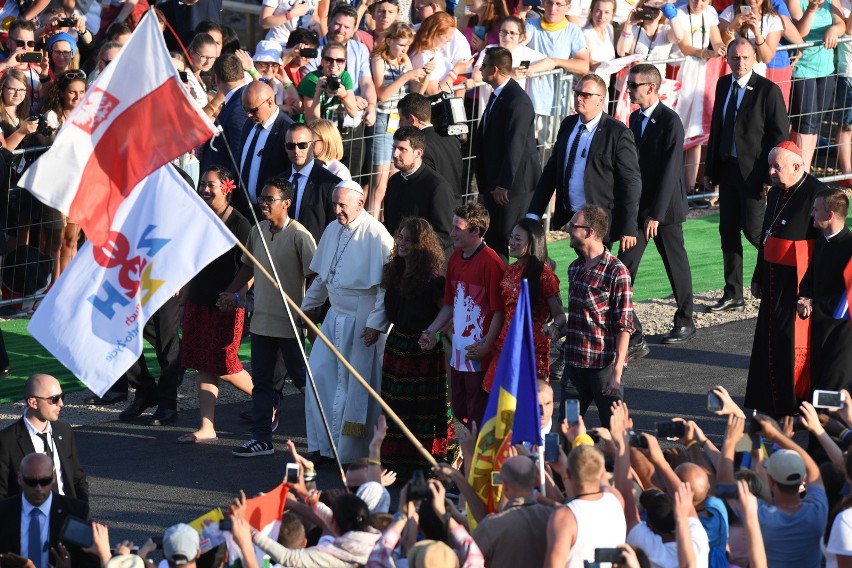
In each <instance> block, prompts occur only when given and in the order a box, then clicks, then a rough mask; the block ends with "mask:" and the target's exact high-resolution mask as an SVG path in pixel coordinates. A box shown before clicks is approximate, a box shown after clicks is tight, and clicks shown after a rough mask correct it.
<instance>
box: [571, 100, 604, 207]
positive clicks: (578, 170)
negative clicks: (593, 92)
mask: <svg viewBox="0 0 852 568" xmlns="http://www.w3.org/2000/svg"><path fill="white" fill-rule="evenodd" d="M602 117H603V111H601V112H600V113H598V115H597V116H596V117H594V118H593V119H592V120H590V121H589V122H586V123H583V120H582V119H580V120H578V121H577V125H576V126H575V127H574V130H573V132H571V136H569V137H568V145H567V146H566V147H565V163H564V164H562V171H563V172H565V177H567V178H568V208H569V210H571V211H579V210H580V207H582V206H583V205H585V204H586V188H585V181H584V177H583V176H584V175H585V173H586V160H587V159H588V157H589V146H591V145H592V138H594V136H595V131H597V129H598V124H600V122H601V118H602ZM581 124H583V125H584V126H585V128H584V129H583V131H582V132H581V133H580V145H579V146H577V155H576V156H575V157H574V166H573V169H572V170H571V171H570V172H567V171H565V170H566V169H567V168H568V158H570V157H571V146H573V145H574V138H576V136H577V133H578V132H580V125H581Z"/></svg>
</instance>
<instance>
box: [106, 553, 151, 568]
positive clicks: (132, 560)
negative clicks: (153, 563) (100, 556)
mask: <svg viewBox="0 0 852 568" xmlns="http://www.w3.org/2000/svg"><path fill="white" fill-rule="evenodd" d="M104 568H145V561H144V560H142V558H140V557H139V556H137V555H135V554H116V555H115V556H113V557H112V558H110V559H109V562H107V563H106V564H104Z"/></svg>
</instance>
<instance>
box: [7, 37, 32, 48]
mask: <svg viewBox="0 0 852 568" xmlns="http://www.w3.org/2000/svg"><path fill="white" fill-rule="evenodd" d="M9 41H14V42H15V43H16V44H18V45H21V46H23V45H25V46H27V47H35V40H32V39H31V40H29V41H23V40H20V39H15V38H13V37H10V38H9Z"/></svg>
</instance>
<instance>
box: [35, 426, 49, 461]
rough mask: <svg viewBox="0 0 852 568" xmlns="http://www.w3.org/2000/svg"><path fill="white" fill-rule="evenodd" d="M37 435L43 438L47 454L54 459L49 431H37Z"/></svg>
mask: <svg viewBox="0 0 852 568" xmlns="http://www.w3.org/2000/svg"><path fill="white" fill-rule="evenodd" d="M36 436H38V437H39V438H40V439H41V442H42V444H44V453H46V454H47V457H49V458H50V459H51V461H53V450H52V449H51V448H50V442H49V441H48V439H47V436H48V434H47V432H36Z"/></svg>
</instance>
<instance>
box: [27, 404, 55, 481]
mask: <svg viewBox="0 0 852 568" xmlns="http://www.w3.org/2000/svg"><path fill="white" fill-rule="evenodd" d="M24 425H25V426H26V427H27V433H28V434H29V435H30V441H31V442H32V443H33V448H35V451H36V453H37V454H45V455H47V452H45V451H44V442H43V441H42V439H41V437H40V436H39V434H40V433H41V434H47V443H48V445H49V446H50V451H51V453H52V454H53V471H55V472H56V492H57V493H59V494H60V495H65V486H64V485H63V483H62V464H61V463H60V462H59V452H58V451H57V450H56V441H55V440H54V439H53V428H52V427H51V425H50V422H48V423H47V428H45V429H44V432H39V431H38V430H36V427H35V426H33V425H32V423H31V422H30V421H29V420H28V419H27V413H26V412H24Z"/></svg>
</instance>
